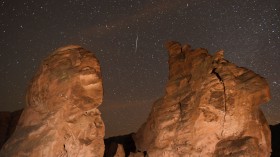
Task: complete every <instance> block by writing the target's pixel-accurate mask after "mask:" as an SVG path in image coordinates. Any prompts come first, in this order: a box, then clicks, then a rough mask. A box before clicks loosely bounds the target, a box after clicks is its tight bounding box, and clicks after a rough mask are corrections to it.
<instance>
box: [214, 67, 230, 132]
mask: <svg viewBox="0 0 280 157" xmlns="http://www.w3.org/2000/svg"><path fill="white" fill-rule="evenodd" d="M211 74H215V75H216V77H217V78H218V79H219V81H220V82H221V84H222V85H223V96H224V99H223V100H224V117H223V121H222V131H221V136H223V132H224V130H225V128H224V125H225V121H226V115H227V95H226V86H225V83H224V81H223V79H222V77H221V76H220V75H219V73H218V72H217V71H216V68H214V69H213V70H212V72H211Z"/></svg>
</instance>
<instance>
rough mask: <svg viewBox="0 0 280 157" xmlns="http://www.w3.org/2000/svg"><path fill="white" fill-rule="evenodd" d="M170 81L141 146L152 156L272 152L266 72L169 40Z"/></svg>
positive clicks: (140, 133) (140, 135)
mask: <svg viewBox="0 0 280 157" xmlns="http://www.w3.org/2000/svg"><path fill="white" fill-rule="evenodd" d="M166 47H167V49H168V51H169V81H168V83H167V85H166V94H165V96H164V97H162V98H160V99H159V100H157V101H156V102H155V103H154V105H153V108H152V111H151V113H150V115H149V117H148V119H147V121H146V122H145V123H144V124H143V125H142V126H141V128H140V129H139V130H138V132H137V134H136V137H135V142H136V148H137V149H138V150H140V151H142V152H144V151H147V153H148V156H149V157H159V156H160V157H179V156H180V157H183V156H185V157H188V156H191V157H193V156H203V157H212V156H223V157H226V156H261V157H268V156H270V152H271V141H270V140H271V139H270V138H271V137H270V130H269V126H268V124H267V121H266V119H265V117H264V115H263V113H262V111H261V110H260V108H259V105H260V104H261V103H265V102H267V101H269V99H270V92H269V87H268V84H267V82H266V80H265V79H264V78H262V77H261V76H259V75H257V74H255V73H254V72H252V71H250V70H248V69H245V68H241V67H237V66H236V65H234V64H232V63H230V62H229V61H227V60H225V59H224V58H223V51H219V52H217V53H215V55H214V56H212V55H210V54H208V52H207V50H206V49H201V48H199V49H195V50H192V49H191V48H190V46H189V45H184V46H181V45H180V44H179V43H177V42H168V43H167V44H166Z"/></svg>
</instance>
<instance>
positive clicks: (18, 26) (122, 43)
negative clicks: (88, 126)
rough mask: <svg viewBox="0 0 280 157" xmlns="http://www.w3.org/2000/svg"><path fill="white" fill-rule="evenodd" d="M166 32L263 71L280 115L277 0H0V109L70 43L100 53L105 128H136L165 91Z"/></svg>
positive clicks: (271, 110) (274, 116) (10, 105)
mask: <svg viewBox="0 0 280 157" xmlns="http://www.w3.org/2000/svg"><path fill="white" fill-rule="evenodd" d="M168 40H175V41H179V42H181V43H182V44H184V43H189V44H190V45H192V47H193V48H197V47H204V48H207V49H208V50H209V52H210V53H211V54H213V53H214V52H215V51H218V50H220V49H224V50H225V58H226V59H227V60H229V61H231V62H233V63H235V64H237V65H238V66H243V67H246V68H249V69H251V70H253V71H255V72H256V73H258V74H260V75H261V76H263V77H265V78H267V80H268V82H269V85H270V88H271V93H272V100H271V101H270V102H269V103H268V104H265V105H263V107H262V109H263V111H264V113H265V115H266V118H267V120H268V121H269V123H270V124H276V123H280V1H279V0H178V1H176V0H141V1H140V0H139V1H137V0H51V1H48V0H0V75H1V77H0V110H9V111H13V110H16V109H20V108H23V107H24V105H25V91H26V88H27V85H28V83H29V82H30V80H31V78H32V76H33V75H34V73H35V72H36V69H37V68H38V66H39V64H40V62H41V61H42V59H43V58H45V57H46V56H48V54H50V53H51V52H52V51H54V50H55V49H56V48H59V47H61V46H65V45H69V44H75V45H81V46H82V47H84V48H86V49H88V50H90V51H91V52H93V53H94V54H95V55H96V56H97V58H98V59H99V61H100V64H101V70H102V76H103V85H104V101H103V104H102V105H101V107H100V110H101V112H102V118H103V120H104V122H105V126H106V136H112V135H120V134H127V133H130V132H133V131H136V130H137V129H138V128H139V127H140V125H141V124H142V123H143V122H144V121H145V119H146V118H147V116H148V114H149V112H150V109H151V106H152V103H153V102H154V101H155V100H156V99H158V98H159V97H161V96H163V95H164V90H165V84H166V82H167V76H168V64H167V60H168V55H167V51H166V50H165V48H164V46H163V45H164V43H165V42H166V41H168Z"/></svg>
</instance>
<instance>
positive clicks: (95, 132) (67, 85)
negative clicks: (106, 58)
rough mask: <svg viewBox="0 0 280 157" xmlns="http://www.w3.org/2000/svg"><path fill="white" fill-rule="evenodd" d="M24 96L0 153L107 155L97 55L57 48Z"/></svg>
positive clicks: (30, 156) (74, 48) (12, 156)
mask: <svg viewBox="0 0 280 157" xmlns="http://www.w3.org/2000/svg"><path fill="white" fill-rule="evenodd" d="M26 97H27V104H26V106H25V108H24V110H23V113H22V115H21V118H20V120H19V122H18V125H17V127H16V130H15V132H14V133H13V135H12V136H11V138H10V139H9V140H8V141H7V143H5V145H4V146H3V147H2V149H1V152H0V156H1V157H15V156H28V157H43V156H48V157H52V156H81V157H87V156H91V157H102V156H103V153H104V141H103V138H104V124H103V121H102V119H101V116H100V114H101V113H100V111H99V110H98V109H97V107H98V106H99V105H100V104H101V102H102V98H103V88H102V80H101V72H100V66H99V62H98V60H97V59H96V58H95V56H94V55H93V54H91V53H90V52H88V51H87V50H85V49H83V48H81V47H79V46H67V47H63V48H60V49H58V50H56V51H55V52H54V53H53V54H51V55H50V56H49V57H47V58H46V59H45V60H44V61H43V63H42V64H41V66H40V68H39V70H38V72H37V74H36V75H35V77H34V78H33V81H32V82H31V84H30V86H29V89H28V92H27V96H26ZM12 121H13V122H12V123H16V120H12Z"/></svg>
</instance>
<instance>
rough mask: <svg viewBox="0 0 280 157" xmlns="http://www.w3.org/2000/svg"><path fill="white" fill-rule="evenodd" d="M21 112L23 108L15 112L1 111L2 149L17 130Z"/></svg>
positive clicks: (0, 137) (0, 146)
mask: <svg viewBox="0 0 280 157" xmlns="http://www.w3.org/2000/svg"><path fill="white" fill-rule="evenodd" d="M21 113H22V109H21V110H17V111H14V112H8V111H1V112H0V149H1V148H2V146H3V144H4V143H5V142H6V141H7V140H8V138H9V137H10V136H11V135H12V133H13V132H14V131H15V128H16V125H17V122H18V120H19V117H20V115H21Z"/></svg>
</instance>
